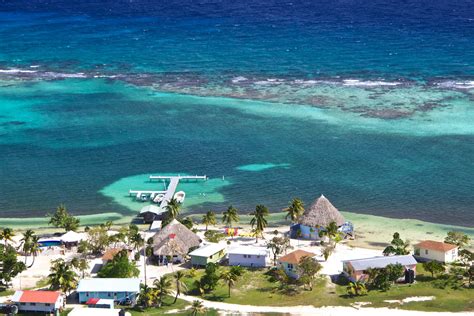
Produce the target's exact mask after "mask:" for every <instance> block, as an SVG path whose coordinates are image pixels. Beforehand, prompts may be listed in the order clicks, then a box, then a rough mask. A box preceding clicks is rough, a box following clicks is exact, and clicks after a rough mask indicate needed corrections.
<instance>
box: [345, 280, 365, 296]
mask: <svg viewBox="0 0 474 316" xmlns="http://www.w3.org/2000/svg"><path fill="white" fill-rule="evenodd" d="M347 293H348V294H349V295H350V296H359V295H366V294H367V288H366V287H365V284H364V283H362V282H360V281H357V282H350V283H349V285H348V286H347Z"/></svg>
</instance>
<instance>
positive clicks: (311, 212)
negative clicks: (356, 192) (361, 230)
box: [290, 195, 352, 240]
mask: <svg viewBox="0 0 474 316" xmlns="http://www.w3.org/2000/svg"><path fill="white" fill-rule="evenodd" d="M332 222H335V223H336V225H337V226H338V227H339V229H340V230H341V232H343V233H347V232H346V231H345V229H346V226H348V225H350V226H351V227H352V224H350V223H346V221H345V220H344V216H342V214H341V213H340V212H339V211H338V209H337V208H335V207H334V205H332V203H331V202H330V201H329V200H328V199H327V198H326V197H325V196H324V195H321V196H320V197H319V198H318V199H317V200H316V201H314V203H313V204H312V205H311V207H310V208H309V209H307V210H306V211H305V212H304V214H303V215H302V216H301V218H300V219H299V220H298V224H295V225H293V226H291V228H290V236H291V238H302V239H311V240H319V239H320V238H319V232H320V231H321V230H322V229H324V227H326V226H328V225H329V224H330V223H332Z"/></svg>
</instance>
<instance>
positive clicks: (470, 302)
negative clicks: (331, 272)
mask: <svg viewBox="0 0 474 316" xmlns="http://www.w3.org/2000/svg"><path fill="white" fill-rule="evenodd" d="M220 269H221V271H223V270H225V269H228V268H227V267H220ZM417 269H418V275H417V278H418V279H419V280H418V281H417V282H416V283H415V284H397V285H394V286H393V287H392V288H391V289H390V290H389V291H387V292H381V291H370V292H369V293H368V295H366V296H361V297H348V296H347V295H346V294H347V293H346V286H343V285H331V286H327V285H328V284H327V282H329V281H326V279H324V278H320V279H318V280H317V282H316V284H315V285H314V288H313V290H312V291H305V290H301V292H300V293H298V294H295V295H288V294H286V293H284V292H281V291H279V290H278V286H279V284H278V282H272V281H271V279H270V277H269V276H267V275H266V274H265V272H266V271H267V269H258V270H257V269H252V270H250V269H245V273H244V274H243V275H242V277H240V279H239V280H238V281H237V282H236V284H235V286H234V287H233V288H232V291H231V296H230V297H229V296H228V288H227V285H225V284H224V283H223V282H219V285H218V286H217V288H216V289H215V290H214V291H213V292H212V293H209V294H204V295H203V296H202V298H203V299H206V300H210V301H217V302H224V303H232V304H243V305H255V306H296V305H313V306H315V307H323V306H350V305H351V304H353V303H355V302H371V305H369V306H370V307H391V308H400V309H407V310H420V311H450V312H461V311H473V310H474V289H461V290H452V289H438V288H435V287H434V286H433V282H434V279H432V278H431V276H430V275H428V274H427V273H426V272H425V271H423V269H422V267H421V265H419V267H418V268H417ZM203 274H204V270H202V269H201V270H198V271H197V274H196V276H195V277H194V278H190V277H188V278H186V280H185V282H186V284H187V286H188V289H189V291H188V294H189V295H194V296H196V297H197V298H201V297H200V296H199V291H198V289H197V288H196V287H195V285H194V281H195V280H198V279H199V278H200V277H201V276H202V275H203ZM413 296H434V297H435V299H434V300H432V301H424V302H410V303H404V304H398V303H387V302H385V300H403V299H405V298H407V297H413Z"/></svg>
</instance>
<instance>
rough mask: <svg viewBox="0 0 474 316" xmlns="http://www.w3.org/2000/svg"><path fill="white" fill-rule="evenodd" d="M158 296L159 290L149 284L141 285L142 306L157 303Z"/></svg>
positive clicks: (140, 297) (140, 298) (140, 299)
mask: <svg viewBox="0 0 474 316" xmlns="http://www.w3.org/2000/svg"><path fill="white" fill-rule="evenodd" d="M157 298H158V290H157V289H154V288H152V287H150V286H148V285H145V284H141V285H140V296H139V301H140V304H141V305H142V306H144V307H145V308H147V307H150V306H153V305H155V304H156V301H157Z"/></svg>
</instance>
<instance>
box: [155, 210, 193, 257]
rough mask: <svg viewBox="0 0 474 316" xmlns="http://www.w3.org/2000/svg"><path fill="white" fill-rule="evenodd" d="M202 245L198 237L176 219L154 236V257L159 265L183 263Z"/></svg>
mask: <svg viewBox="0 0 474 316" xmlns="http://www.w3.org/2000/svg"><path fill="white" fill-rule="evenodd" d="M200 243H201V239H200V238H199V237H198V235H196V234H195V233H193V232H192V231H191V230H189V229H188V228H187V227H186V226H184V225H183V224H181V223H180V222H178V221H177V220H176V219H174V220H173V221H172V222H171V223H169V224H168V225H166V226H165V227H164V228H163V229H162V230H160V231H159V232H158V233H156V234H155V235H154V236H153V255H154V256H155V258H156V259H157V261H158V263H159V264H164V263H168V262H169V261H170V260H172V262H182V261H183V260H184V257H185V256H186V255H187V254H188V253H189V252H190V251H192V250H194V249H196V248H197V247H199V244H200Z"/></svg>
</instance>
